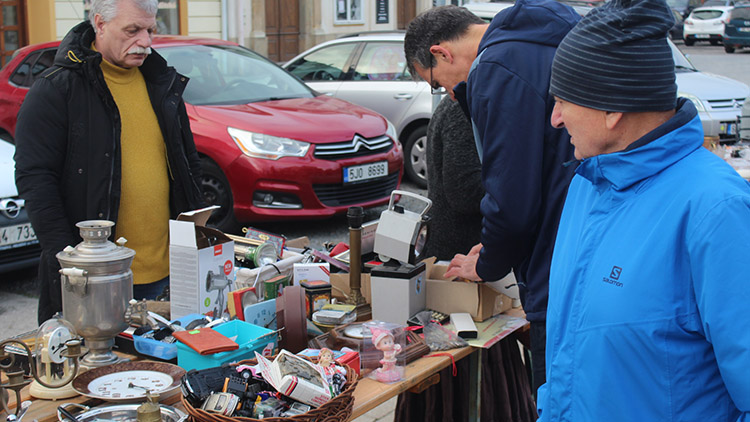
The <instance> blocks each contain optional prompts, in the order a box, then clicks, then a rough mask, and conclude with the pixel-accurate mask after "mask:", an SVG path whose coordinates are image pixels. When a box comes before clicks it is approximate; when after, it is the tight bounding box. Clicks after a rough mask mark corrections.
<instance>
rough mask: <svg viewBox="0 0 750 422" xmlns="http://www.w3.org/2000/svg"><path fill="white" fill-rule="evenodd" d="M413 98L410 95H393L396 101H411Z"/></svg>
mask: <svg viewBox="0 0 750 422" xmlns="http://www.w3.org/2000/svg"><path fill="white" fill-rule="evenodd" d="M413 97H414V96H413V95H411V94H395V95H394V96H393V98H395V99H397V100H411V99H412V98H413Z"/></svg>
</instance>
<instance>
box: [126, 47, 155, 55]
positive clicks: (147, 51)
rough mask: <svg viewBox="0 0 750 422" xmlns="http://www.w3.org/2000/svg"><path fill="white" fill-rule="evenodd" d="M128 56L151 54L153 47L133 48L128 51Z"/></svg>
mask: <svg viewBox="0 0 750 422" xmlns="http://www.w3.org/2000/svg"><path fill="white" fill-rule="evenodd" d="M128 54H151V47H146V48H143V47H133V48H131V49H130V50H128Z"/></svg>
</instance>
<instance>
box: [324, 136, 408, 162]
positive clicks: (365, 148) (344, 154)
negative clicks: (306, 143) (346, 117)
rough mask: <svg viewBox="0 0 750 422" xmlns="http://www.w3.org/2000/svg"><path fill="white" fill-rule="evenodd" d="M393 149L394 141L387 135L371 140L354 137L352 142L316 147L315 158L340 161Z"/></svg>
mask: <svg viewBox="0 0 750 422" xmlns="http://www.w3.org/2000/svg"><path fill="white" fill-rule="evenodd" d="M391 148H393V141H392V140H391V138H389V137H387V136H385V135H383V136H378V137H377V138H371V139H365V138H363V137H361V136H359V135H354V139H352V140H351V141H346V142H339V143H335V144H319V145H315V158H320V159H323V160H339V159H342V158H352V157H363V156H367V155H373V154H380V153H383V152H386V151H389V150H390V149H391Z"/></svg>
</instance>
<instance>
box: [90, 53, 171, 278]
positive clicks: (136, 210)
mask: <svg viewBox="0 0 750 422" xmlns="http://www.w3.org/2000/svg"><path fill="white" fill-rule="evenodd" d="M101 68H102V72H103V73H104V80H105V81H106V82H107V87H108V88H109V91H110V92H111V93H112V97H113V98H114V100H115V103H116V104H117V108H118V109H119V111H120V121H121V126H122V132H121V134H120V149H121V154H120V156H121V163H122V164H121V173H122V180H121V182H120V209H119V212H118V217H117V226H116V227H115V230H116V232H117V235H118V236H123V237H124V238H125V239H127V240H128V243H127V245H125V246H127V247H129V248H131V249H134V250H135V252H136V254H135V259H134V260H133V265H132V266H131V269H132V270H133V283H134V284H146V283H153V282H155V281H159V280H161V279H163V278H164V277H166V276H168V275H169V178H168V171H167V151H166V147H165V145H164V138H163V137H162V133H161V129H160V128H159V122H158V121H157V119H156V114H155V113H154V110H153V108H152V106H151V100H150V99H149V97H148V92H147V91H146V81H145V80H144V79H143V75H142V74H141V72H140V70H139V69H138V68H132V69H123V68H121V67H119V66H115V65H113V64H112V63H109V62H107V61H106V60H102V64H101Z"/></svg>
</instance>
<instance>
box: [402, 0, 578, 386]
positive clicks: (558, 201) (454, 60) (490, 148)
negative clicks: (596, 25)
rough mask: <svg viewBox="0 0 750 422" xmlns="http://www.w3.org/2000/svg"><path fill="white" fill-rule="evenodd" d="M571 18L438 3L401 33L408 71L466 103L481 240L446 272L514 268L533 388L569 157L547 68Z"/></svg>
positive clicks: (492, 274)
mask: <svg viewBox="0 0 750 422" xmlns="http://www.w3.org/2000/svg"><path fill="white" fill-rule="evenodd" d="M579 19H580V17H579V16H578V14H577V13H576V12H575V11H574V10H573V9H572V8H570V7H568V6H565V5H563V4H561V3H559V2H556V1H552V0H519V1H517V2H516V4H515V5H514V6H513V7H511V8H508V9H505V10H503V11H501V12H500V13H498V14H497V15H496V16H495V18H494V19H493V20H492V23H491V24H489V25H488V24H486V23H484V21H482V20H481V19H479V18H478V17H477V16H475V15H474V14H472V13H471V12H469V11H468V10H466V9H464V8H460V7H455V6H444V7H437V8H434V9H430V10H428V11H426V12H425V13H423V14H421V15H419V16H417V17H416V18H415V19H414V20H413V21H412V22H411V23H410V24H409V28H408V30H407V32H406V37H405V39H404V53H405V55H406V60H407V63H408V66H409V69H410V70H411V71H412V74H418V75H419V76H420V77H421V78H422V79H424V80H425V81H428V82H429V83H430V85H431V86H432V87H433V88H434V89H438V88H440V87H444V88H445V89H446V90H447V91H448V93H449V94H450V95H451V97H453V98H455V99H457V100H458V101H459V102H461V103H462V105H465V109H467V110H466V111H467V112H468V114H469V117H470V118H471V122H472V126H473V129H474V137H475V141H476V143H477V150H478V152H479V157H480V160H481V161H482V183H483V185H484V188H485V190H486V194H485V196H484V198H483V199H482V203H481V211H482V216H483V224H482V234H481V242H482V243H481V244H479V245H477V246H475V247H474V248H473V249H472V250H471V252H469V254H468V255H456V257H455V258H454V259H453V261H452V262H451V265H450V269H449V271H448V272H447V273H446V275H448V276H462V277H464V278H467V279H471V280H485V281H491V280H498V279H500V278H502V277H504V276H505V275H506V274H508V273H509V272H510V271H514V272H515V276H516V279H517V280H518V283H519V287H520V292H521V300H522V303H523V308H524V310H525V311H526V317H527V319H528V320H529V321H531V351H532V367H533V384H534V391H536V388H537V387H538V386H539V385H540V384H541V383H543V382H544V344H545V341H544V335H545V326H544V320H545V317H546V311H547V289H548V277H549V262H550V259H551V256H552V246H553V244H554V239H555V233H556V230H557V223H558V221H559V217H560V211H561V210H562V204H563V199H564V197H565V191H566V189H567V186H568V183H569V182H570V179H571V177H572V176H573V167H565V166H564V165H563V163H565V162H567V161H570V160H571V159H572V158H573V149H572V147H571V145H570V143H569V137H568V135H567V133H566V132H565V130H563V129H555V128H553V127H551V126H550V125H549V117H550V114H551V113H552V108H553V106H554V100H553V98H552V96H551V95H549V92H548V91H549V78H550V68H551V66H552V59H553V57H554V54H555V49H556V48H557V45H558V43H559V42H560V41H561V40H562V39H563V37H564V36H565V34H567V33H568V31H569V30H570V29H571V28H573V26H574V25H575V24H576V23H577V22H578V20H579ZM452 200H454V201H461V200H462V199H461V198H452Z"/></svg>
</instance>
